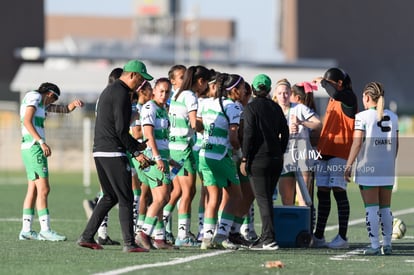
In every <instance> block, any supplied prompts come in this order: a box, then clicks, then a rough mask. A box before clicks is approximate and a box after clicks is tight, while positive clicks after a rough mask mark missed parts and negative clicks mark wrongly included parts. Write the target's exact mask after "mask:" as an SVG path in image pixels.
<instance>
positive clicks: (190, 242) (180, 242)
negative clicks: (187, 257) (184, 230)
mask: <svg viewBox="0 0 414 275" xmlns="http://www.w3.org/2000/svg"><path fill="white" fill-rule="evenodd" d="M175 245H176V246H187V247H194V246H200V243H199V242H198V241H197V239H196V238H194V237H193V236H187V237H185V238H184V239H180V238H177V239H175Z"/></svg>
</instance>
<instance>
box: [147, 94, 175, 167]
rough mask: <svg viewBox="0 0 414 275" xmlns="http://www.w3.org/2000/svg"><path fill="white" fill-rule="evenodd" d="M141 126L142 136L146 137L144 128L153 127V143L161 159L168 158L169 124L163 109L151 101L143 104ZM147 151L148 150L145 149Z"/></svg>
mask: <svg viewBox="0 0 414 275" xmlns="http://www.w3.org/2000/svg"><path fill="white" fill-rule="evenodd" d="M141 125H142V127H143V136H144V138H146V137H147V135H146V133H145V129H144V126H145V125H151V126H153V127H154V137H155V143H156V144H157V149H158V151H159V152H160V155H161V157H162V158H163V159H168V158H169V155H170V154H169V152H170V151H169V150H168V135H169V127H170V122H169V120H168V114H167V111H166V110H165V108H161V107H159V106H158V105H157V104H156V103H155V102H154V101H153V100H150V101H148V102H147V103H145V104H144V106H143V107H142V109H141ZM147 149H148V150H149V149H150V148H147Z"/></svg>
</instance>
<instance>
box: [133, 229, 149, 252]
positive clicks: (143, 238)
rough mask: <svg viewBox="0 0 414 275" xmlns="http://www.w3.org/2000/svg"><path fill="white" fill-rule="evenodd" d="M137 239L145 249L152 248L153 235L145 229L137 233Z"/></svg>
mask: <svg viewBox="0 0 414 275" xmlns="http://www.w3.org/2000/svg"><path fill="white" fill-rule="evenodd" d="M135 241H136V242H137V244H138V245H139V246H142V247H143V248H145V249H151V246H152V245H151V237H150V236H148V235H147V234H145V233H144V232H143V231H140V232H139V233H137V234H136V235H135Z"/></svg>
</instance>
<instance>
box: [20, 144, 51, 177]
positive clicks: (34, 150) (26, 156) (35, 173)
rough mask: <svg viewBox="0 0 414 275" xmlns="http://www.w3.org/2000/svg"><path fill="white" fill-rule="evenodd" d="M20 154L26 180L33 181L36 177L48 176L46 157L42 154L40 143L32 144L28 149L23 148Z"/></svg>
mask: <svg viewBox="0 0 414 275" xmlns="http://www.w3.org/2000/svg"><path fill="white" fill-rule="evenodd" d="M21 154H22V159H23V164H24V166H25V167H26V174H27V179H28V180H30V181H33V180H36V179H38V178H48V177H49V169H48V165H47V158H46V157H45V155H44V154H43V150H42V148H41V147H40V145H38V144H33V146H32V147H30V148H29V149H23V150H22V151H21Z"/></svg>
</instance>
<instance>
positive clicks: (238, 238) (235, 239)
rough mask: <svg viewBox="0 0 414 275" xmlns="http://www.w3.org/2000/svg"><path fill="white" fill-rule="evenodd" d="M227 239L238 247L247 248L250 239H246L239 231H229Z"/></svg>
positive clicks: (250, 242)
mask: <svg viewBox="0 0 414 275" xmlns="http://www.w3.org/2000/svg"><path fill="white" fill-rule="evenodd" d="M229 240H230V241H231V242H232V243H234V244H236V245H239V246H240V247H244V248H248V247H249V246H250V245H251V244H252V241H248V240H246V239H245V238H244V237H243V236H242V234H240V233H230V235H229Z"/></svg>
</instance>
